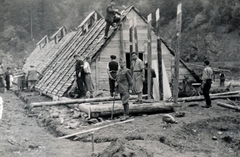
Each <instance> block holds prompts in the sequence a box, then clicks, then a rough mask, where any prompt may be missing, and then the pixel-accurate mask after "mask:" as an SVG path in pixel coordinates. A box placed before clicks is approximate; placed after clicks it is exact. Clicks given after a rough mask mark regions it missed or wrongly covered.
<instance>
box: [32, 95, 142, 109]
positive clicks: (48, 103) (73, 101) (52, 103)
mask: <svg viewBox="0 0 240 157" xmlns="http://www.w3.org/2000/svg"><path fill="white" fill-rule="evenodd" d="M143 97H144V96H143ZM136 98H137V96H135V95H132V96H131V97H130V100H134V99H136ZM113 100H114V98H112V97H102V98H89V99H68V100H61V101H46V102H33V103H31V104H29V107H30V108H33V107H41V106H55V105H69V104H80V103H91V102H103V101H113ZM116 100H121V99H120V98H119V97H117V98H115V101H116Z"/></svg>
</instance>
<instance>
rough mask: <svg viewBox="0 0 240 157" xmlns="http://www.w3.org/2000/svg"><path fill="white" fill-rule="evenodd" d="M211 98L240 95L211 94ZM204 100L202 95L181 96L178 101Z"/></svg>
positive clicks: (239, 96) (236, 96) (237, 96)
mask: <svg viewBox="0 0 240 157" xmlns="http://www.w3.org/2000/svg"><path fill="white" fill-rule="evenodd" d="M210 98H211V99H212V100H213V99H226V98H240V95H239V94H237V95H210ZM201 100H204V97H203V96H202V95H201V96H193V97H185V98H179V99H178V101H179V102H182V101H186V102H189V101H201Z"/></svg>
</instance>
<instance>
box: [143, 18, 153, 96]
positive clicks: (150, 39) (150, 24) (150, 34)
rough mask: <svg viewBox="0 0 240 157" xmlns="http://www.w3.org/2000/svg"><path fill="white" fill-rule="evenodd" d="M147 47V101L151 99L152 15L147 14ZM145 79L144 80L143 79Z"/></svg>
mask: <svg viewBox="0 0 240 157" xmlns="http://www.w3.org/2000/svg"><path fill="white" fill-rule="evenodd" d="M147 37H148V46H147V49H148V58H147V61H148V69H147V70H148V71H147V73H148V75H147V76H148V78H147V80H148V87H147V89H148V99H151V84H152V79H151V78H152V70H151V69H152V14H149V15H148V35H147ZM145 79H146V78H145Z"/></svg>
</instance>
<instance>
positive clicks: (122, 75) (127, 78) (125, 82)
mask: <svg viewBox="0 0 240 157" xmlns="http://www.w3.org/2000/svg"><path fill="white" fill-rule="evenodd" d="M119 64H120V69H119V70H118V72H117V92H118V93H119V94H120V97H121V100H122V104H123V118H122V119H121V120H126V119H128V117H129V103H128V101H129V98H130V95H129V93H131V92H132V91H131V90H132V85H133V83H132V75H131V71H130V70H129V69H128V68H126V67H125V64H126V62H125V61H124V60H123V59H120V61H119Z"/></svg>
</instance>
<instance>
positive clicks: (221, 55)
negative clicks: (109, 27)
mask: <svg viewBox="0 0 240 157" xmlns="http://www.w3.org/2000/svg"><path fill="white" fill-rule="evenodd" d="M116 1H117V7H118V8H119V10H122V9H124V7H125V6H128V5H134V6H135V7H136V8H137V9H138V10H139V12H140V13H141V14H142V15H143V16H144V17H147V15H148V14H150V13H152V14H153V17H154V14H155V13H154V12H155V11H156V9H157V8H160V11H161V36H162V37H163V38H164V39H165V40H166V42H167V43H168V44H169V45H170V46H171V47H172V48H173V49H174V50H175V48H176V11H177V5H178V1H176V0H168V1H164V0H116ZM108 3H109V0H101V1H97V0H91V1H87V0H68V1H65V0H51V1H47V0H18V1H16V0H0V4H1V5H0V22H1V25H0V57H1V62H3V63H4V65H6V66H11V67H21V66H22V64H23V61H24V60H25V59H26V57H27V56H28V55H29V54H30V53H31V52H32V50H33V49H34V48H35V47H36V43H37V42H38V41H39V40H40V39H41V38H42V37H43V36H45V35H48V36H51V35H52V34H53V33H54V32H56V31H57V30H58V29H59V28H60V27H62V26H65V27H66V28H67V29H68V30H74V29H75V27H77V26H78V25H79V24H80V23H81V21H82V20H83V19H84V18H85V17H86V16H87V15H88V14H89V13H90V12H92V11H93V10H97V11H99V12H100V13H101V14H102V15H103V16H104V15H105V8H106V6H107V5H108ZM182 4H183V5H182V11H183V15H182V35H181V57H182V58H183V59H184V60H185V61H186V62H197V61H202V60H204V59H206V58H209V59H210V60H211V61H237V60H239V59H240V55H238V52H239V50H240V44H239V42H240V40H239V38H240V37H239V24H240V3H239V1H238V0H182ZM153 26H155V22H154V21H153Z"/></svg>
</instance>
